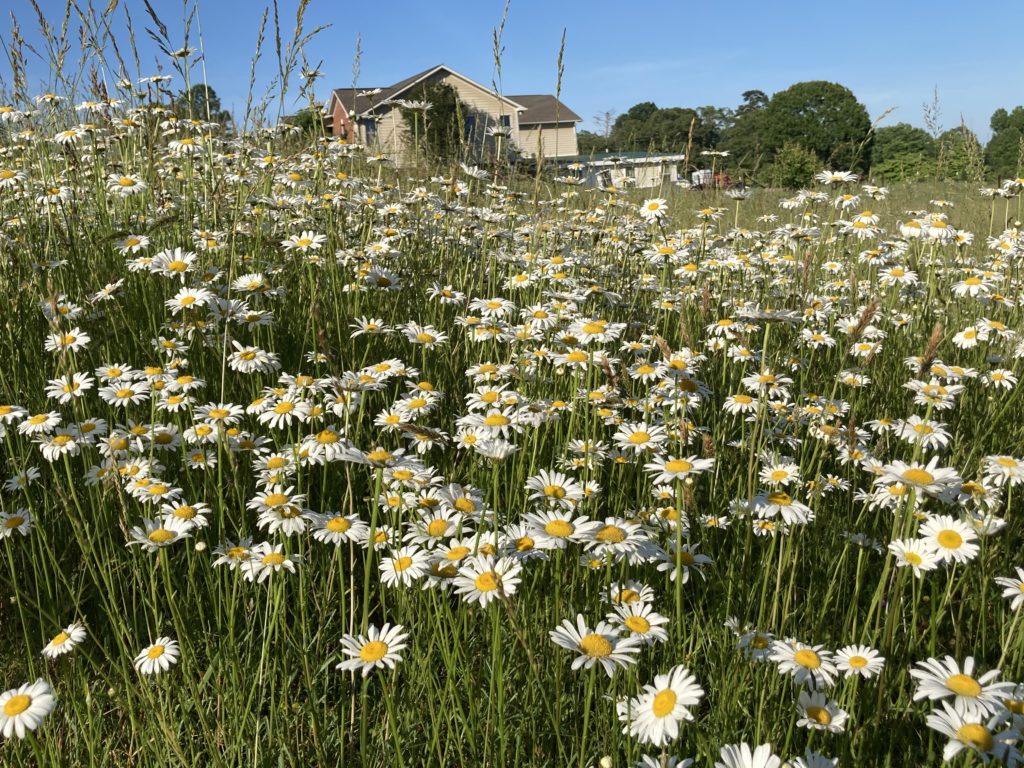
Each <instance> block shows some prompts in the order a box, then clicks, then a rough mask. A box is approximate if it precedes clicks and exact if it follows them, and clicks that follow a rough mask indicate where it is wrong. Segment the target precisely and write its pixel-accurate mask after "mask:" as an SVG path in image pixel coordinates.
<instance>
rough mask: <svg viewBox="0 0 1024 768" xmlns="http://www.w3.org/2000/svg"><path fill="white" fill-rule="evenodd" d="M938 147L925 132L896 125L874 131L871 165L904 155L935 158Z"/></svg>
mask: <svg viewBox="0 0 1024 768" xmlns="http://www.w3.org/2000/svg"><path fill="white" fill-rule="evenodd" d="M938 153H939V147H938V145H937V144H936V143H935V139H933V138H932V137H931V136H930V135H929V134H928V132H927V131H925V130H924V129H923V128H917V127H915V126H913V125H910V124H909V123H897V124H896V125H889V126H886V127H884V128H879V129H878V130H877V131H875V141H874V145H873V146H872V148H871V164H872V165H874V164H876V163H884V162H888V161H890V160H893V159H895V158H899V157H901V156H904V155H910V154H916V155H924V156H925V157H935V156H936V155H938Z"/></svg>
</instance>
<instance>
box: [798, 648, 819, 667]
mask: <svg viewBox="0 0 1024 768" xmlns="http://www.w3.org/2000/svg"><path fill="white" fill-rule="evenodd" d="M793 661H795V662H796V663H797V664H799V665H800V666H801V667H804V668H805V669H817V668H818V667H820V666H821V657H820V656H819V655H818V654H817V653H815V652H814V651H812V650H811V649H810V648H801V649H800V650H799V651H797V652H796V653H794V654H793Z"/></svg>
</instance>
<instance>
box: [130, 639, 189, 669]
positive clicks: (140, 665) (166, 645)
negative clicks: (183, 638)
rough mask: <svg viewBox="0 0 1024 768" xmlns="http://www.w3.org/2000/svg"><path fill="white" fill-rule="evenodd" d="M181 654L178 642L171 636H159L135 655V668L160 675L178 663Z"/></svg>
mask: <svg viewBox="0 0 1024 768" xmlns="http://www.w3.org/2000/svg"><path fill="white" fill-rule="evenodd" d="M180 656H181V650H180V649H179V648H178V642H177V641H176V640H172V639H171V638H169V637H158V638H157V639H156V641H155V642H153V643H152V644H150V645H148V646H146V647H145V648H143V649H142V650H141V651H140V652H139V655H138V656H136V657H135V668H136V669H137V670H139V672H140V673H141V674H143V675H158V674H160V673H161V672H166V671H167V670H168V669H170V668H171V665H172V664H177V663H178V659H179V658H180Z"/></svg>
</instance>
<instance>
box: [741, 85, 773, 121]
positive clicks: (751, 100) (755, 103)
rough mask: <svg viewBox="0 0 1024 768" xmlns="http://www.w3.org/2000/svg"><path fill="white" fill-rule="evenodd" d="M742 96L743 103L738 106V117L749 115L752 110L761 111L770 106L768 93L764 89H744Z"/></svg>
mask: <svg viewBox="0 0 1024 768" xmlns="http://www.w3.org/2000/svg"><path fill="white" fill-rule="evenodd" d="M740 98H742V99H743V103H742V104H740V105H739V106H738V107H736V117H737V118H740V117H743V116H744V115H748V114H750V113H751V112H760V111H761V110H762V109H764V108H765V107H767V106H768V94H767V93H765V92H764V91H759V90H757V89H754V90H752V91H744V92H743V93H742V95H741V96H740Z"/></svg>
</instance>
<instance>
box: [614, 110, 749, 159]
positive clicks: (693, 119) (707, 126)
mask: <svg viewBox="0 0 1024 768" xmlns="http://www.w3.org/2000/svg"><path fill="white" fill-rule="evenodd" d="M731 114H732V113H731V110H723V109H719V108H717V107H701V109H700V110H696V109H691V108H689V107H666V108H664V109H660V108H658V106H657V105H656V104H654V102H651V101H645V102H641V103H640V104H636V105H634V106H633V107H631V108H630V109H629V111H628V112H626V113H625V114H622V115H619V117H618V119H617V120H616V121H615V125H614V127H613V128H612V133H611V136H610V139H611V141H610V147H609V148H610V149H617V150H643V151H653V152H672V153H679V152H683V151H684V150H685V149H686V146H687V143H688V142H689V141H690V132H691V130H692V131H693V148H694V150H695V151H700V150H701V149H709V148H711V147H713V146H714V144H715V142H716V141H717V139H718V135H719V133H720V131H721V129H722V128H721V126H724V125H726V124H727V122H728V121H729V120H731Z"/></svg>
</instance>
